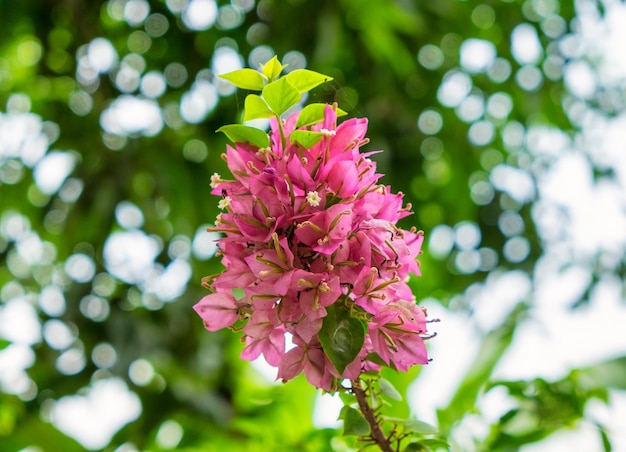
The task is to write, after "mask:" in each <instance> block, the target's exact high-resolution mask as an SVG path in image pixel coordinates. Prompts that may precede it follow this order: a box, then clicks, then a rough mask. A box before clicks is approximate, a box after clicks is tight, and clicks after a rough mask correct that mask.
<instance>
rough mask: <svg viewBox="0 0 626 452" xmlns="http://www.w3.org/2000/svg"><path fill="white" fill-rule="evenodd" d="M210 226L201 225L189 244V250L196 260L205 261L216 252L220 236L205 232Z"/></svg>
mask: <svg viewBox="0 0 626 452" xmlns="http://www.w3.org/2000/svg"><path fill="white" fill-rule="evenodd" d="M209 226H210V225H208V224H207V225H203V226H200V227H199V228H198V230H197V231H196V235H194V237H193V241H192V242H191V249H192V251H193V255H194V256H195V257H196V259H199V260H207V259H209V258H211V257H213V255H215V253H216V252H217V240H219V238H220V234H218V233H216V232H207V230H206V229H207V228H208V227H209Z"/></svg>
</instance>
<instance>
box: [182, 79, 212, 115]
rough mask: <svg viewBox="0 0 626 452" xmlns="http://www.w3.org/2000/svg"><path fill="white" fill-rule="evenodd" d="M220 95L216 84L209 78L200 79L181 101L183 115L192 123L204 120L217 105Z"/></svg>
mask: <svg viewBox="0 0 626 452" xmlns="http://www.w3.org/2000/svg"><path fill="white" fill-rule="evenodd" d="M218 99H219V96H218V92H217V89H216V88H215V86H214V85H213V84H212V83H211V82H209V81H207V80H198V81H197V82H196V83H194V85H193V87H192V88H191V91H188V92H186V93H185V94H183V96H182V98H181V101H180V115H181V117H182V118H183V119H184V120H185V121H187V122H189V123H191V124H197V123H199V122H202V121H203V120H204V119H205V118H206V117H207V115H208V114H209V113H210V112H211V111H213V109H214V108H215V107H216V106H217V102H218Z"/></svg>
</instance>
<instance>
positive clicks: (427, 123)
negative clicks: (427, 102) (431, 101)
mask: <svg viewBox="0 0 626 452" xmlns="http://www.w3.org/2000/svg"><path fill="white" fill-rule="evenodd" d="M417 126H418V127H419V129H420V130H421V131H422V133H424V134H426V135H434V134H436V133H437V132H439V131H440V130H441V127H442V126H443V118H442V117H441V115H440V114H439V112H437V111H435V110H425V111H423V112H422V114H420V116H419V118H418V119H417Z"/></svg>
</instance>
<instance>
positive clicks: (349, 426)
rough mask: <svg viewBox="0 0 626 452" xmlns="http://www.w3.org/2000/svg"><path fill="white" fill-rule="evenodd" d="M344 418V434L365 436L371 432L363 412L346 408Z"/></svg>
mask: <svg viewBox="0 0 626 452" xmlns="http://www.w3.org/2000/svg"><path fill="white" fill-rule="evenodd" d="M345 408H346V410H345V413H344V417H343V434H344V435H357V436H363V435H367V434H368V433H369V432H370V426H369V424H368V423H367V421H366V420H365V418H364V417H363V415H362V414H361V412H360V411H359V410H357V409H355V408H352V407H345Z"/></svg>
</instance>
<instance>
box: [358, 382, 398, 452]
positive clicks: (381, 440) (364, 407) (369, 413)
mask: <svg viewBox="0 0 626 452" xmlns="http://www.w3.org/2000/svg"><path fill="white" fill-rule="evenodd" d="M352 392H354V395H355V396H356V400H357V402H358V403H359V408H360V409H361V413H362V414H363V417H365V420H366V421H367V423H368V424H369V425H370V428H371V430H372V431H371V437H372V439H373V440H374V442H375V443H376V444H378V447H380V450H381V451H382V452H394V451H393V448H392V447H391V442H390V441H389V438H387V436H385V432H383V429H382V428H381V427H380V424H379V423H378V420H377V419H376V416H375V415H374V410H373V409H372V407H371V406H370V405H369V403H368V402H367V395H366V394H365V391H364V390H363V387H362V386H361V382H360V381H359V380H358V379H355V380H352Z"/></svg>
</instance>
